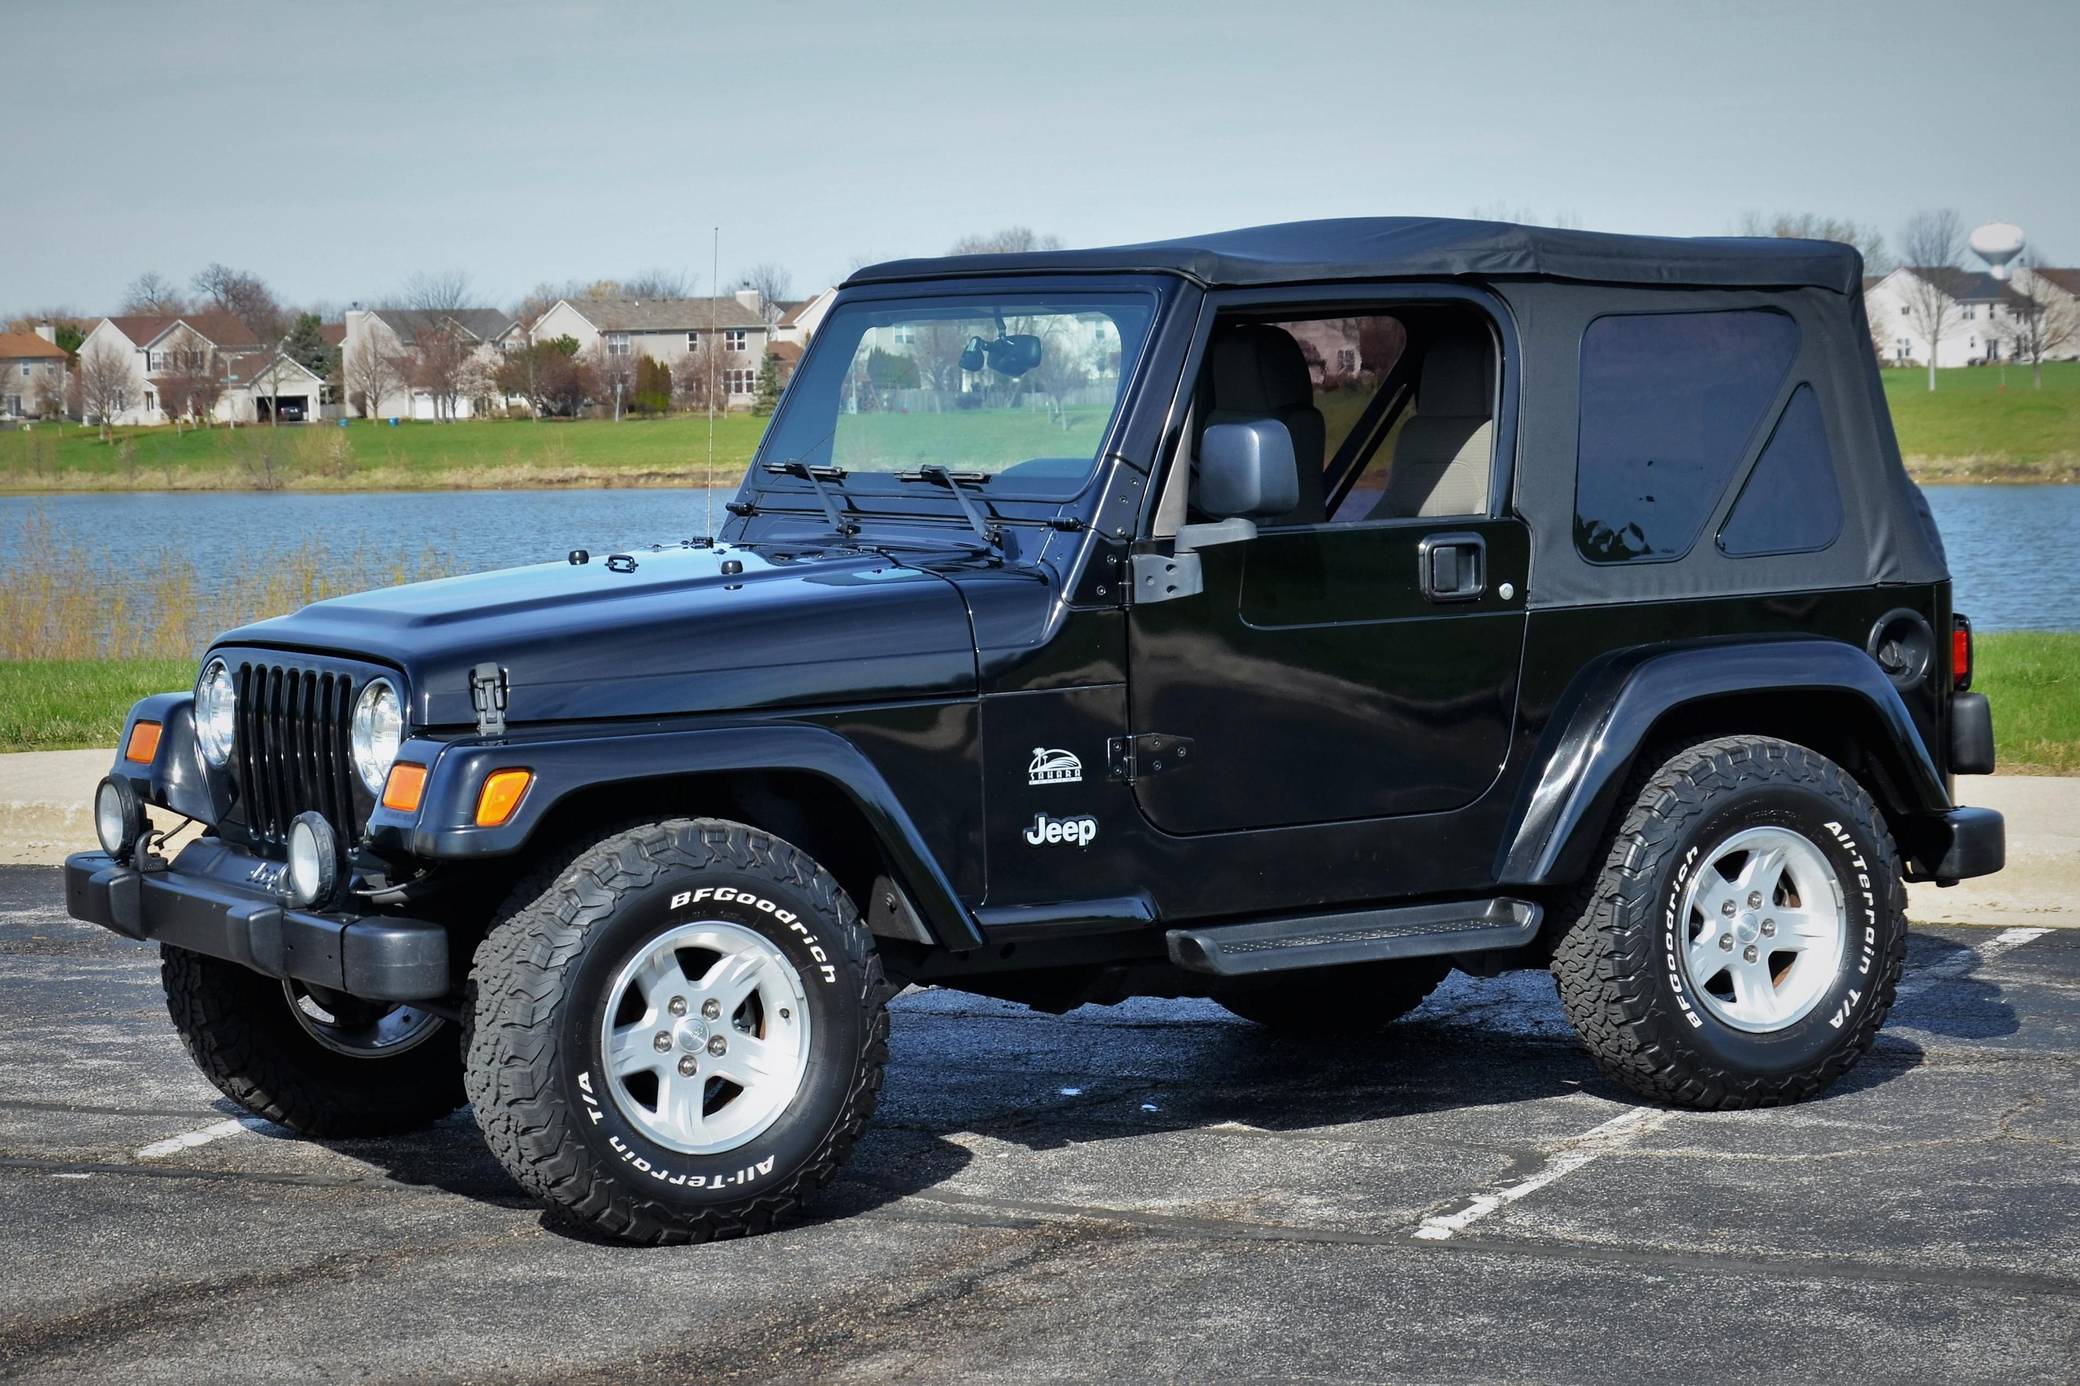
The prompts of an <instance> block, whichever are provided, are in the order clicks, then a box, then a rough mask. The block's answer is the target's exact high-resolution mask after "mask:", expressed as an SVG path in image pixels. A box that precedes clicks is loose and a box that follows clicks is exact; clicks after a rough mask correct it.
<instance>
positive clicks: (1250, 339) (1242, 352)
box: [1212, 323, 1314, 414]
mask: <svg viewBox="0 0 2080 1386" xmlns="http://www.w3.org/2000/svg"><path fill="white" fill-rule="evenodd" d="M1212 350H1213V407H1214V408H1215V409H1216V410H1219V411H1220V412H1222V413H1227V414H1275V413H1277V412H1279V411H1280V410H1283V409H1291V408H1293V407H1295V406H1296V405H1311V404H1313V403H1314V382H1313V381H1312V380H1311V379H1310V378H1309V377H1308V374H1307V360H1306V358H1305V357H1303V356H1302V355H1301V354H1300V344H1299V343H1298V342H1296V341H1294V340H1293V337H1292V334H1291V333H1289V332H1287V331H1285V330H1284V329H1283V328H1278V327H1273V326H1271V325H1270V324H1268V323H1244V324H1241V325H1239V326H1236V327H1230V328H1227V329H1226V330H1224V331H1223V332H1222V333H1221V334H1220V335H1219V336H1218V337H1215V338H1214V339H1213V348H1212Z"/></svg>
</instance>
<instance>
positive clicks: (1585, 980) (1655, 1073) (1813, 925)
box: [1553, 737, 1907, 1108]
mask: <svg viewBox="0 0 2080 1386" xmlns="http://www.w3.org/2000/svg"><path fill="white" fill-rule="evenodd" d="M1906 933H1907V921H1906V891H1905V888H1904V887H1903V886H1902V884H1901V882H1900V871H1899V859H1898V855H1897V853H1896V852H1895V850H1894V847H1893V842H1892V836H1891V834H1890V832H1888V831H1887V829H1886V826H1885V820H1884V818H1883V816H1882V815H1881V814H1880V813H1879V812H1878V808H1877V805H1876V804H1874V803H1872V802H1871V798H1870V795H1869V794H1867V793H1865V792H1864V789H1863V787H1862V786H1861V785H1859V784H1858V783H1857V782H1856V781H1855V780H1854V779H1853V778H1852V777H1851V776H1850V775H1848V774H1847V773H1846V772H1845V771H1844V770H1843V769H1842V768H1841V767H1840V766H1838V765H1836V764H1835V763H1834V762H1833V761H1831V760H1829V759H1827V758H1826V757H1825V756H1822V755H1820V754H1819V753H1817V752H1815V751H1811V750H1808V749H1806V748H1805V747H1803V746H1795V745H1792V744H1790V743H1788V742H1783V741H1775V740H1770V739H1767V738H1763V737H1729V738H1725V739H1721V740H1717V741H1709V742H1705V743H1704V744H1702V745H1698V746H1693V747H1691V748H1689V749H1688V750H1686V751H1683V752H1682V753H1681V754H1679V755H1677V756H1675V757H1674V758H1673V759H1671V760H1669V761H1668V762H1667V763H1666V764H1664V765H1662V766H1661V767H1660V769H1659V770H1657V771H1656V772H1655V773H1654V774H1653V775H1652V776H1651V777H1650V778H1648V779H1647V781H1646V782H1645V784H1644V785H1643V786H1642V787H1641V789H1640V791H1639V795H1638V798H1637V799H1636V800H1635V802H1634V803H1633V804H1632V806H1631V808H1630V809H1629V811H1628V812H1627V813H1626V815H1625V818H1624V821H1623V822H1622V823H1621V824H1620V825H1619V827H1618V829H1617V832H1616V834H1615V836H1614V840H1613V841H1612V843H1611V846H1610V851H1609V854H1608V856H1607V858H1606V859H1605V862H1604V864H1603V869H1602V872H1601V874H1600V875H1599V877H1598V878H1597V879H1596V881H1595V882H1594V883H1593V885H1592V887H1591V888H1590V890H1589V891H1588V892H1587V896H1586V905H1585V907H1584V908H1583V909H1582V910H1581V913H1580V915H1579V917H1578V918H1576V919H1575V920H1574V921H1573V922H1572V924H1571V926H1570V927H1569V929H1568V931H1567V933H1566V935H1565V936H1564V937H1563V938H1562V940H1561V942H1560V945H1559V948H1558V950H1557V951H1556V952H1555V955H1554V958H1553V976H1554V980H1555V982H1556V983H1557V985H1558V987H1559V992H1560V1000H1561V1003H1562V1005H1563V1007H1564V1008H1565V1010H1566V1012H1567V1016H1568V1019H1569V1020H1570V1021H1572V1022H1573V1024H1574V1027H1575V1030H1576V1032H1577V1033H1578V1034H1579V1035H1580V1036H1581V1038H1582V1042H1583V1044H1584V1045H1585V1046H1587V1048H1588V1050H1589V1052H1590V1054H1591V1056H1593V1057H1594V1058H1595V1060H1596V1062H1597V1064H1598V1066H1599V1067H1601V1068H1602V1069H1603V1071H1604V1072H1605V1073H1607V1074H1609V1075H1610V1076H1611V1077H1612V1078H1614V1079H1616V1080H1617V1081H1618V1082H1620V1083H1623V1084H1624V1085H1625V1086H1627V1087H1629V1088H1631V1089H1632V1090H1633V1091H1635V1092H1638V1093H1641V1094H1643V1095H1645V1096H1648V1097H1652V1098H1656V1099H1659V1100H1662V1101H1667V1102H1677V1103H1681V1104H1684V1105H1686V1106H1696V1107H1716V1108H1733V1107H1758V1106H1772V1105H1775V1104H1778V1103H1783V1102H1793V1101H1798V1100H1801V1099H1803V1098H1807V1097H1811V1096H1814V1095H1816V1094H1818V1093H1819V1092H1821V1091H1822V1090H1824V1089H1825V1088H1826V1087H1827V1086H1828V1085H1829V1084H1830V1083H1832V1082H1833V1081H1834V1080H1835V1079H1836V1078H1838V1077H1840V1076H1841V1075H1842V1074H1843V1073H1845V1072H1846V1071H1848V1069H1849V1068H1850V1067H1851V1066H1852V1065H1854V1064H1855V1063H1856V1061H1857V1060H1858V1059H1860V1058H1862V1056H1863V1055H1864V1053H1865V1052H1867V1051H1868V1050H1869V1049H1870V1047H1871V1044H1872V1043H1873V1041H1874V1040H1875V1039H1876V1038H1877V1033H1878V1028H1879V1026H1880V1025H1882V1024H1883V1023H1884V1020H1885V1015H1886V1012H1887V1011H1889V1010H1890V1009H1891V1007H1892V1000H1893V991H1894V988H1895V986H1896V985H1897V984H1898V981H1899V973H1900V967H1901V964H1902V962H1903V961H1904V958H1905V955H1906Z"/></svg>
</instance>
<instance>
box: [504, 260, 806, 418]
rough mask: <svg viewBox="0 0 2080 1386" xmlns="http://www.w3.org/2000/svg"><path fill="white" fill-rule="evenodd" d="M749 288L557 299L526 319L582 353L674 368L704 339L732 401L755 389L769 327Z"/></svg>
mask: <svg viewBox="0 0 2080 1386" xmlns="http://www.w3.org/2000/svg"><path fill="white" fill-rule="evenodd" d="M761 307H762V305H761V303H760V300H759V296H758V291H757V290H756V289H740V290H738V291H737V292H736V293H735V294H732V295H730V296H728V297H726V298H662V299H635V298H577V299H572V298H564V299H558V300H557V301H556V303H555V304H554V305H553V306H551V307H550V308H549V310H548V311H547V312H545V313H543V314H542V315H541V316H540V317H539V318H536V319H535V322H534V339H535V340H536V341H539V342H548V341H554V340H556V339H557V338H559V337H569V338H571V339H572V340H573V341H575V342H577V344H578V350H579V351H580V352H581V353H582V354H585V355H590V354H592V353H593V352H595V351H597V352H599V353H600V354H601V355H602V356H605V357H608V358H612V357H620V356H647V357H649V358H650V359H651V360H653V361H662V362H664V363H665V364H666V365H669V366H671V367H673V368H674V371H675V373H676V371H677V369H678V367H679V365H680V363H681V362H682V361H683V360H684V359H685V358H686V357H688V356H691V355H693V354H694V353H696V352H699V351H701V350H703V349H704V348H707V347H709V346H711V345H712V346H713V347H714V348H715V349H717V350H719V351H720V352H721V357H720V361H721V369H722V379H723V385H724V388H725V392H726V394H727V396H728V400H729V403H730V405H731V406H732V407H735V406H739V405H742V406H747V407H748V406H749V405H750V404H751V403H752V402H753V400H754V399H755V398H756V397H757V394H758V369H759V364H760V362H761V361H763V360H764V359H765V353H766V349H767V347H768V346H769V345H770V344H771V342H772V341H773V340H774V337H775V332H774V330H773V329H771V328H769V327H767V325H766V318H765V314H764V313H763V312H762V311H761Z"/></svg>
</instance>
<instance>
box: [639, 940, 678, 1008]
mask: <svg viewBox="0 0 2080 1386" xmlns="http://www.w3.org/2000/svg"><path fill="white" fill-rule="evenodd" d="M686 988H687V981H686V970H685V969H684V968H682V967H680V966H679V957H678V955H677V954H676V953H674V952H672V951H671V950H670V949H668V948H667V949H660V950H659V951H658V952H656V953H653V954H651V955H650V957H649V958H648V959H647V960H646V961H645V962H644V963H643V966H642V969H641V970H640V971H639V972H637V973H636V977H635V989H636V990H637V991H639V992H641V993H642V994H643V1000H644V1002H645V1003H646V1004H647V1005H648V1007H649V1010H650V1018H651V1019H653V1020H654V1019H656V1018H657V1017H659V1016H661V1015H663V1014H664V1013H665V1006H666V1005H667V1004H669V1003H670V1001H671V999H672V998H673V997H674V996H683V995H684V994H685V993H686Z"/></svg>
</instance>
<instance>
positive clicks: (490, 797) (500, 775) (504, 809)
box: [477, 770, 534, 828]
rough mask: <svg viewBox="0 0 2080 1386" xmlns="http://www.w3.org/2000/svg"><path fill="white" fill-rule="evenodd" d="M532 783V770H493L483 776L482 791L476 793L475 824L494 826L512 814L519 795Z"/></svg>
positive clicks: (518, 804) (486, 826)
mask: <svg viewBox="0 0 2080 1386" xmlns="http://www.w3.org/2000/svg"><path fill="white" fill-rule="evenodd" d="M533 783H534V771H532V770H494V771H492V772H491V773H490V774H489V775H487V776H486V777H485V778H484V789H483V792H482V793H480V794H478V795H477V826H478V827H480V828H496V827H499V826H500V825H502V824H503V823H504V822H505V821H506V820H507V819H508V818H511V817H512V816H513V810H514V809H516V808H518V807H520V796H521V795H523V794H525V793H526V792H527V786H529V785H530V784H533Z"/></svg>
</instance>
